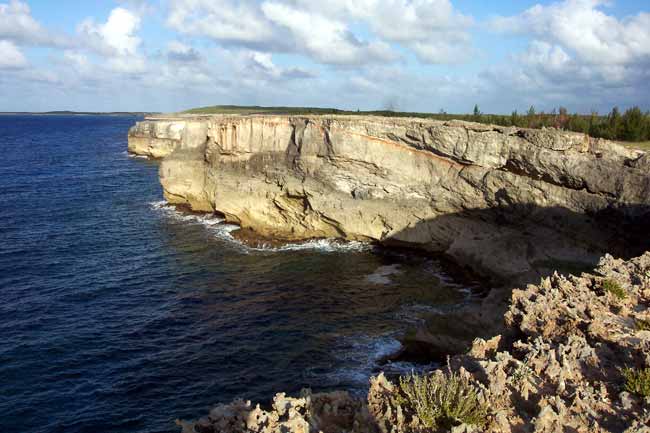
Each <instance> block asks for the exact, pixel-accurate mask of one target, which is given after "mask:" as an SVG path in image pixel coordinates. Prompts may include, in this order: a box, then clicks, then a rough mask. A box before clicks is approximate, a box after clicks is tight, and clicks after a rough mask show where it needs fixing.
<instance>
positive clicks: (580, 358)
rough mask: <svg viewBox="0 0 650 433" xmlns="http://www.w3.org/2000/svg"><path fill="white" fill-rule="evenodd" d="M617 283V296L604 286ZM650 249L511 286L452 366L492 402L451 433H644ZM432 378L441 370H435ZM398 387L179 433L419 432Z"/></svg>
mask: <svg viewBox="0 0 650 433" xmlns="http://www.w3.org/2000/svg"><path fill="white" fill-rule="evenodd" d="M606 281H608V282H609V283H612V282H614V283H613V284H615V285H616V286H617V287H619V288H620V289H621V290H622V291H621V292H620V293H618V294H617V295H615V294H614V293H613V292H610V291H608V290H605V289H603V287H607V283H605V282H606ZM648 302H650V253H646V254H644V255H643V256H641V257H638V258H635V259H632V260H630V261H623V260H618V259H614V258H612V257H611V256H606V257H604V258H603V259H602V260H601V262H600V265H599V267H598V268H597V269H596V271H595V272H594V273H592V274H583V275H582V276H581V277H575V276H568V277H564V276H560V275H558V274H554V275H553V276H551V277H548V278H545V279H543V280H542V281H541V283H540V284H539V285H529V286H528V287H527V288H526V289H524V290H515V291H514V292H513V294H512V299H511V306H510V309H509V311H508V313H507V314H506V322H507V325H508V333H507V334H506V335H502V336H496V337H494V338H492V339H490V340H488V341H485V340H482V339H477V340H475V341H474V344H473V346H472V349H471V350H470V351H469V353H468V354H466V355H459V356H456V357H453V358H452V359H451V361H450V363H449V369H450V370H452V371H455V372H459V374H461V375H463V376H466V377H468V378H469V380H470V381H471V383H473V385H474V387H475V389H477V390H478V393H479V398H480V399H481V400H482V401H483V402H484V403H486V404H487V405H488V406H489V408H490V409H489V414H488V416H487V417H486V419H485V424H484V425H482V426H480V427H478V426H471V425H463V424H459V425H457V426H455V427H453V428H452V431H454V432H459V433H460V432H470V431H481V432H483V431H484V432H494V433H497V432H539V433H555V432H580V433H581V432H585V433H586V432H629V433H631V432H649V431H650V428H649V427H648V425H649V423H650V397H645V398H644V397H642V396H639V395H636V394H633V393H629V392H627V391H624V382H625V379H624V377H623V374H622V369H623V368H624V367H629V368H636V369H639V368H643V367H648V366H650V331H649V330H643V328H645V327H643V326H639V324H640V323H648V322H644V321H648V320H650V312H649V311H648ZM437 374H443V373H440V372H438V373H437ZM414 415H415V414H414V412H413V410H412V407H411V406H410V404H409V403H408V402H405V401H404V399H403V398H400V389H399V387H398V385H396V384H394V383H391V382H389V381H388V380H386V378H385V377H384V376H383V375H380V376H378V377H375V378H373V379H371V386H370V390H369V394H368V401H367V402H366V401H360V400H356V399H354V398H352V397H350V396H349V395H348V394H347V393H344V392H334V393H325V394H311V393H309V392H304V394H303V396H301V397H300V398H288V397H286V396H285V395H284V394H278V395H276V397H275V399H274V401H273V407H272V408H271V409H269V410H262V409H260V408H259V407H258V406H255V407H253V406H251V405H250V403H245V402H242V401H237V402H234V403H231V404H226V405H220V406H218V407H217V408H215V409H213V410H212V411H211V412H210V414H209V415H208V416H207V417H205V418H203V419H201V420H199V421H197V422H196V423H189V422H179V424H180V425H182V426H183V432H184V433H190V432H201V433H214V432H232V433H239V432H247V433H249V432H251V433H252V432H255V433H258V432H259V433H261V432H264V433H276V432H278V433H279V432H289V433H307V432H319V431H322V432H325V433H334V432H359V433H361V432H364V433H365V432H373V433H375V432H382V433H388V432H390V433H402V432H404V433H405V432H422V431H434V430H427V429H425V428H423V426H422V423H421V421H420V420H419V419H418V418H417V417H416V416H414Z"/></svg>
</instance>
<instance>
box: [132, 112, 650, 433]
mask: <svg viewBox="0 0 650 433" xmlns="http://www.w3.org/2000/svg"><path fill="white" fill-rule="evenodd" d="M129 151H130V152H132V153H135V154H139V155H146V156H150V157H156V158H163V159H162V163H161V166H160V180H161V183H162V186H163V190H164V194H165V198H166V199H167V201H168V202H170V203H172V204H176V205H180V206H184V207H186V208H188V209H189V210H191V211H194V212H211V213H218V214H220V215H222V216H223V217H224V218H225V220H226V221H227V222H229V223H235V224H238V225H239V226H240V227H241V230H240V231H239V233H238V234H236V236H238V237H239V238H240V239H241V240H243V241H246V242H253V243H254V242H264V243H268V242H269V240H270V242H283V241H296V240H306V239H312V238H320V237H334V238H339V239H344V240H364V241H371V242H376V243H380V244H382V245H386V246H389V247H391V246H393V247H395V246H397V247H409V248H418V249H421V250H424V251H429V252H434V253H436V254H443V255H445V256H447V257H449V258H450V259H451V260H453V261H454V262H455V263H457V264H459V265H460V266H463V267H466V268H467V269H468V270H471V272H472V273H475V274H477V275H480V276H481V277H482V278H483V279H484V280H485V281H486V282H489V285H490V286H491V287H493V289H492V290H491V291H490V293H489V294H487V296H486V297H485V298H484V299H483V300H482V301H481V302H480V303H479V304H477V305H471V306H468V307H467V308H463V309H460V310H458V311H455V312H453V313H450V314H447V315H445V316H440V317H437V316H431V317H429V318H428V319H427V321H426V323H425V324H424V325H423V326H421V327H419V328H418V329H415V330H413V332H411V333H409V334H408V335H406V336H405V337H404V340H403V343H404V346H405V350H406V351H407V352H408V351H410V355H411V356H413V355H414V354H415V355H417V356H426V357H436V358H438V359H444V358H445V356H448V355H453V356H452V357H451V358H450V359H449V366H448V369H446V370H445V371H439V372H437V373H435V374H433V375H432V376H430V379H424V380H425V381H427V380H431V381H434V382H435V383H436V386H439V385H440V384H443V385H444V386H443V385H440V386H442V388H440V389H445V388H444V387H445V386H448V385H449V384H450V383H451V384H453V386H456V387H459V388H454V389H455V390H459V389H462V390H466V391H467V393H469V394H463V393H462V392H460V391H458V392H457V393H456V394H454V395H462V396H464V397H463V398H467V399H469V400H472V401H473V403H472V404H474V405H475V407H474V409H475V413H474V415H476V414H481V416H480V417H479V416H478V415H476V416H474V418H471V419H476V418H477V417H478V418H480V419H481V420H482V421H481V423H480V425H477V424H476V423H474V424H473V425H472V424H471V423H469V424H468V423H467V422H461V421H462V419H461V418H458V419H456V418H453V417H452V418H453V419H452V418H450V417H449V416H447V419H446V421H445V423H443V424H444V426H445V428H446V429H447V430H449V429H451V428H452V427H453V431H456V432H467V431H490V432H510V431H512V432H529V431H536V432H555V431H572V432H573V431H577V432H582V431H630V432H631V431H649V430H647V427H643V426H644V425H645V424H647V423H648V422H649V421H650V416H649V415H648V412H647V408H648V404H649V403H650V400H648V396H647V395H645V394H644V392H645V391H644V389H645V388H643V386H637V387H636V388H635V387H634V386H633V385H630V383H629V382H630V379H629V377H632V378H633V379H635V380H636V382H635V383H636V384H637V385H638V384H639V383H642V382H643V380H642V379H643V378H644V377H645V376H643V375H644V374H646V373H644V372H646V371H647V375H648V377H649V383H648V385H647V386H648V387H649V388H650V370H644V369H645V368H648V367H650V351H649V350H650V349H649V347H650V331H649V330H646V329H641V328H644V327H647V328H648V329H650V317H646V314H647V302H648V301H649V299H648V294H649V292H648V290H650V253H645V254H644V252H645V251H648V250H650V238H648V236H647V233H648V228H649V227H650V154H645V153H643V152H638V151H631V150H628V149H625V148H623V147H621V146H618V145H616V144H615V143H612V142H608V141H606V140H598V139H593V138H590V137H587V136H584V135H581V134H575V133H568V132H564V131H557V130H544V129H542V130H529V129H521V128H505V127H498V126H492V125H479V124H474V123H468V122H458V121H449V122H440V121H433V120H424V119H393V118H379V117H363V116H270V115H267V116H194V117H193V116H185V117H156V118H152V119H147V120H145V121H144V122H139V123H138V124H137V125H136V126H134V127H133V128H132V129H131V130H130V131H129ZM607 253H611V254H613V255H614V256H616V257H620V259H614V258H612V256H610V255H606V254H607ZM635 256H638V257H636V258H632V257H635ZM626 260H627V261H626ZM596 266H597V267H596ZM595 267H596V270H595V271H590V272H588V273H583V274H582V276H580V277H578V276H567V277H563V276H560V275H559V274H558V273H557V272H556V271H559V273H561V274H564V275H569V274H574V275H580V273H581V271H584V270H589V269H594V268H595ZM536 281H541V283H539V284H537V285H528V283H530V282H536ZM515 287H526V289H523V290H514V291H513V288H515ZM639 323H641V324H644V323H646V324H647V326H646V325H643V326H641V327H640V325H638V324H639ZM495 336H496V337H495ZM474 337H480V338H478V339H476V340H474V342H473V343H472V342H471V339H472V338H474ZM470 346H471V348H470ZM468 348H470V349H469V352H468V351H467V350H468ZM626 368H628V369H629V370H625V369H626ZM634 374H637V376H634ZM630 375H632V376H630ZM626 381H627V384H626ZM417 384H418V382H417V381H416V379H413V382H412V383H411V385H408V384H405V383H391V382H390V381H389V380H388V379H386V378H385V377H384V376H383V375H380V376H378V377H376V378H373V379H372V380H371V386H370V390H369V394H368V400H367V401H365V400H359V399H356V398H354V397H351V396H350V395H348V394H347V393H345V392H335V393H320V394H312V393H311V392H309V391H305V393H304V395H302V396H300V397H298V398H288V397H286V396H285V395H284V394H278V395H277V396H276V398H275V399H274V403H273V406H272V407H271V408H268V409H265V410H264V409H261V408H259V407H258V406H253V405H251V404H250V403H248V402H242V401H236V402H233V403H231V404H225V405H220V406H218V407H217V408H215V409H214V410H213V411H211V412H210V415H208V416H207V417H205V418H202V419H201V420H199V421H197V422H193V423H188V422H180V425H182V426H183V429H184V431H185V432H222V431H223V432H240V431H241V432H281V431H286V432H312V431H313V432H318V431H323V432H325V433H327V432H339V431H348V432H353V431H354V432H418V431H435V430H436V429H438V430H440V429H441V428H442V427H441V426H442V424H440V423H438V424H435V423H434V424H435V427H436V428H434V427H433V426H432V424H431V423H432V422H433V421H431V420H432V419H434V418H435V417H433V418H432V417H431V416H424V415H423V414H422V413H421V412H419V411H418V410H416V409H415V408H414V406H413V402H412V401H411V402H410V404H409V400H408V396H409V395H410V394H409V390H411V391H413V392H416V391H417V390H418V388H417V386H419V385H417ZM420 385H421V383H420ZM409 386H412V387H411V388H408V387H409ZM427 386H428V385H427ZM626 387H627V389H628V391H624V389H625V388H626ZM436 389H438V388H436ZM454 392H456V391H454ZM648 392H650V390H648ZM459 393H460V394H459ZM468 396H469V397H468ZM470 397H471V398H470ZM420 409H421V408H420ZM447 409H448V408H447ZM465 409H467V407H465V406H463V410H465ZM483 414H484V415H483ZM436 416H437V415H436ZM463 419H465V418H463ZM467 419H470V418H467ZM467 419H465V421H467ZM644 428H646V430H644ZM441 431H444V429H442V430H441Z"/></svg>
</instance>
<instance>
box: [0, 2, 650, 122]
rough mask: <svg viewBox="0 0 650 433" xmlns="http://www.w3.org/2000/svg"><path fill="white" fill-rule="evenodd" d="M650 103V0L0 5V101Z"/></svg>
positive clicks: (403, 106) (167, 107) (434, 106)
mask: <svg viewBox="0 0 650 433" xmlns="http://www.w3.org/2000/svg"><path fill="white" fill-rule="evenodd" d="M219 104H237V105H265V106H279V105H282V106H316V107H335V108H342V109H350V110H357V109H360V110H374V109H393V110H400V111H419V112H439V111H440V110H444V111H446V112H449V113H468V112H471V111H472V110H473V108H474V105H475V104H478V106H479V108H480V109H481V111H483V112H485V113H510V112H511V111H513V110H518V111H520V112H522V111H526V110H527V109H528V107H530V106H531V105H533V106H535V108H536V110H537V111H542V110H545V111H550V110H552V109H553V108H556V107H560V106H563V107H566V108H567V109H568V110H569V111H571V112H581V113H589V112H591V111H598V112H600V113H605V112H608V111H609V110H611V108H612V107H613V106H619V107H621V108H623V109H625V108H627V107H631V106H634V105H638V106H640V107H641V108H642V109H643V110H649V109H650V2H648V1H647V0H628V1H623V0H563V1H562V0H560V1H528V0H519V1H503V0H493V1H470V0H453V1H452V0H328V1H314V0H262V1H254V0H241V1H234V0H159V1H158V0H132V1H114V0H95V1H72V0H58V1H52V0H27V1H25V0H0V111H49V110H75V111H164V112H171V111H180V110H184V109H188V108H192V107H198V106H207V105H219Z"/></svg>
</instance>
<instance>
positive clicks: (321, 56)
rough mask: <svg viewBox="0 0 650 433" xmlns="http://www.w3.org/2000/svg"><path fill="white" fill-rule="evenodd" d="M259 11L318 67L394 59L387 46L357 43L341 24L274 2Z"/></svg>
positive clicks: (268, 3)
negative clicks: (286, 31) (316, 63)
mask: <svg viewBox="0 0 650 433" xmlns="http://www.w3.org/2000/svg"><path fill="white" fill-rule="evenodd" d="M262 11H263V12H264V14H265V16H266V17H268V18H269V19H270V20H271V21H272V22H274V23H275V24H277V25H278V26H281V27H283V28H286V29H287V30H288V31H289V32H290V34H291V35H292V37H293V40H294V41H295V43H296V45H297V48H298V50H300V51H302V52H305V53H306V54H308V55H309V56H310V57H312V58H314V59H315V60H316V61H318V62H320V63H328V64H339V65H353V64H364V63H372V62H375V61H381V62H390V61H393V60H395V59H396V56H395V54H393V53H392V51H391V49H390V47H389V46H388V45H387V44H385V43H383V42H379V41H375V42H370V43H366V42H362V41H360V40H358V39H357V38H356V37H355V36H354V35H353V34H352V32H351V31H350V30H349V29H348V27H347V25H346V24H345V23H344V22H343V21H339V20H334V19H331V18H327V17H325V16H322V15H318V14H313V13H310V12H307V11H304V10H300V9H295V8H293V7H290V6H288V5H285V4H283V3H277V2H264V3H263V4H262Z"/></svg>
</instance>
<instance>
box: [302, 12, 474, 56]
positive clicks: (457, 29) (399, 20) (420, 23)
mask: <svg viewBox="0 0 650 433" xmlns="http://www.w3.org/2000/svg"><path fill="white" fill-rule="evenodd" d="M299 2H300V3H301V4H304V5H306V6H307V5H311V6H310V7H312V8H321V6H320V5H318V3H314V2H311V1H308V0H299ZM316 5H318V6H316ZM324 8H325V10H326V11H327V12H328V13H330V14H334V15H336V16H338V17H340V18H346V17H347V19H356V20H361V21H362V22H364V23H366V24H367V25H368V26H369V27H370V29H371V30H372V31H373V33H374V34H376V35H377V36H378V37H379V38H381V39H383V40H385V41H389V42H394V43H398V44H400V45H402V46H404V47H406V48H408V49H411V50H412V51H413V52H414V53H415V55H416V56H417V57H418V58H419V59H420V61H422V62H424V63H454V62H456V61H461V60H464V59H466V58H467V57H468V56H469V55H470V54H471V40H470V39H471V38H470V35H469V33H468V31H467V30H468V28H469V27H470V26H471V25H472V23H473V20H472V19H471V18H470V17H468V16H465V15H463V14H461V13H460V12H458V11H457V10H456V9H455V8H454V7H453V5H452V3H451V1H449V0H361V1H355V0H338V1H334V2H328V6H325V7H324Z"/></svg>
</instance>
